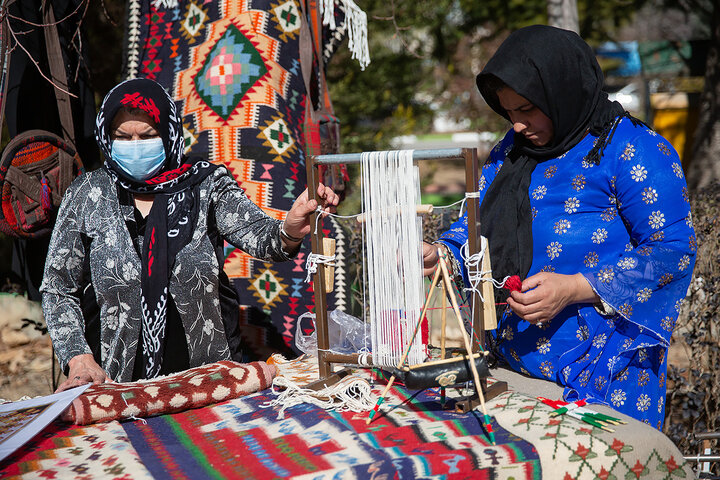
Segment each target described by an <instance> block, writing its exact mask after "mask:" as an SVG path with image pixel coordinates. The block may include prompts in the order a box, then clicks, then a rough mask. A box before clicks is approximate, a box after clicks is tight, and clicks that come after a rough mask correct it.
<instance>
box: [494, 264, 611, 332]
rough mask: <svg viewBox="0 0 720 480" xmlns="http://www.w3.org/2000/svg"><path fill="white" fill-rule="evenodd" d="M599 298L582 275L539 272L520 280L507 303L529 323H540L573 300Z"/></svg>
mask: <svg viewBox="0 0 720 480" xmlns="http://www.w3.org/2000/svg"><path fill="white" fill-rule="evenodd" d="M598 301H600V297H598V296H597V294H596V293H595V291H594V290H593V289H592V287H591V286H590V284H589V283H588V281H587V280H586V279H585V277H584V276H583V275H582V274H580V273H576V274H575V275H561V274H559V273H548V272H541V273H538V274H535V275H533V276H531V277H528V278H526V279H525V280H523V282H522V292H518V291H514V292H511V293H510V297H509V298H508V299H507V303H508V305H509V306H510V308H512V310H513V312H515V314H516V315H517V316H519V317H520V318H522V319H524V320H526V321H528V322H530V323H543V322H547V321H549V320H552V319H553V318H555V315H557V314H558V313H560V311H562V309H563V308H565V307H567V306H568V305H570V304H573V303H595V302H598Z"/></svg>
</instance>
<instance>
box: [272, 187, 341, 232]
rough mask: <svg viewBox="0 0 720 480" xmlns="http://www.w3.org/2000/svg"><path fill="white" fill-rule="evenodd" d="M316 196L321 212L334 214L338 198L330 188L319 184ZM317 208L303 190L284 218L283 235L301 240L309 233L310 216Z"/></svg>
mask: <svg viewBox="0 0 720 480" xmlns="http://www.w3.org/2000/svg"><path fill="white" fill-rule="evenodd" d="M317 196H318V198H319V199H320V207H321V208H322V211H323V212H327V213H335V207H336V206H337V204H338V201H339V200H340V198H339V197H338V196H337V194H336V193H335V192H334V191H333V189H332V188H330V187H326V186H325V185H323V184H322V183H321V184H320V185H318V188H317ZM317 207H318V202H317V201H315V200H314V199H311V198H309V196H308V191H307V189H305V191H304V192H303V193H301V194H300V196H299V197H298V198H297V200H295V203H293V206H292V208H290V211H289V212H288V214H287V217H285V233H287V234H288V235H290V236H291V237H295V238H303V237H304V236H305V235H307V234H308V233H310V215H311V214H312V213H313V212H314V211H315V210H317Z"/></svg>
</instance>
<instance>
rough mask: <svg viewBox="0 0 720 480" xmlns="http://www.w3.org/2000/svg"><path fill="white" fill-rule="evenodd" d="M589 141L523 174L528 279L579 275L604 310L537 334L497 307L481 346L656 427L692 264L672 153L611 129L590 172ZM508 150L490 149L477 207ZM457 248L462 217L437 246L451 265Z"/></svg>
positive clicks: (572, 314)
mask: <svg viewBox="0 0 720 480" xmlns="http://www.w3.org/2000/svg"><path fill="white" fill-rule="evenodd" d="M594 141H595V137H593V136H592V135H587V136H586V137H585V138H584V139H583V140H582V141H581V142H580V143H578V144H577V145H576V146H575V147H573V148H572V149H571V150H569V151H568V152H566V153H565V154H563V155H561V156H560V157H558V158H554V159H551V160H548V161H545V162H542V163H540V164H538V166H537V168H536V169H535V170H534V172H533V174H532V180H531V183H530V188H529V196H530V202H531V207H532V218H533V223H532V231H533V262H532V267H531V268H530V272H529V273H528V276H530V275H533V274H536V273H539V272H555V273H560V274H575V273H578V272H580V273H582V274H583V275H584V276H585V278H586V279H587V280H588V282H590V285H592V288H593V289H594V290H595V292H596V293H597V294H598V296H599V297H600V298H601V299H602V302H603V304H602V305H599V306H598V305H591V304H573V305H569V306H568V307H566V308H565V309H564V310H563V311H562V312H560V313H559V314H558V315H557V316H556V317H555V318H554V319H553V320H551V321H549V322H547V323H544V324H539V325H532V324H530V323H528V322H526V321H524V320H522V319H520V318H519V317H518V316H516V315H515V314H513V313H512V311H510V309H509V308H508V309H506V311H505V312H504V314H503V316H502V318H501V319H499V322H498V329H497V330H496V331H494V332H492V335H493V337H494V338H495V340H496V346H497V349H498V351H499V353H500V355H501V356H502V357H504V359H505V360H506V361H507V362H508V363H509V364H510V366H511V368H513V369H514V370H517V371H519V372H522V373H525V374H527V375H530V376H533V377H538V378H547V379H548V380H552V381H555V382H558V383H560V384H561V385H564V386H565V392H564V395H565V398H566V399H567V400H577V399H580V398H587V399H588V401H590V402H595V403H603V404H607V405H610V406H612V407H613V408H615V409H616V410H619V411H621V412H623V413H625V414H627V415H630V416H632V417H635V418H638V419H640V420H642V421H644V422H646V423H649V424H650V425H653V426H655V427H657V428H660V427H661V426H662V422H663V418H664V410H665V377H666V372H667V350H668V345H669V340H670V335H671V333H672V330H673V326H674V324H675V321H676V320H677V316H678V310H679V307H680V303H681V301H682V299H683V298H684V297H685V294H686V291H687V288H688V285H689V283H690V278H691V276H692V271H693V266H694V262H695V250H696V242H695V233H694V230H693V225H692V219H691V216H690V204H689V195H688V190H687V186H686V183H685V178H684V176H683V172H682V168H681V165H680V160H679V159H678V156H677V153H676V152H675V151H674V150H673V148H672V146H671V145H670V144H669V142H668V141H667V140H665V139H664V138H663V137H661V136H660V135H658V134H657V133H655V132H654V131H652V130H650V129H648V128H646V127H644V126H642V125H640V126H637V127H636V126H634V125H633V124H632V123H631V122H630V121H629V120H628V119H627V118H624V119H622V120H621V122H620V123H619V125H618V127H617V130H616V131H615V134H614V136H613V137H612V141H611V143H609V144H608V145H607V146H606V148H605V152H604V154H603V157H602V159H601V161H600V164H599V165H594V164H592V163H589V162H587V161H585V160H584V155H585V154H586V153H587V152H588V151H589V150H590V149H591V148H592V146H593V142H594ZM512 143H513V132H512V131H510V132H508V134H507V135H505V138H503V140H502V141H500V143H499V144H498V145H496V146H495V148H494V149H493V151H492V153H491V155H490V158H489V160H488V162H487V163H486V164H485V165H484V167H483V170H482V175H481V177H480V184H479V190H480V195H481V198H482V196H483V195H484V194H485V192H487V189H488V188H487V187H488V185H489V184H490V183H491V182H492V181H493V179H494V178H495V176H496V174H497V172H498V170H499V169H500V167H501V165H502V163H503V160H504V158H505V156H506V155H507V153H508V152H509V151H510V149H511V148H512ZM481 201H482V200H481ZM466 240H467V219H466V218H462V219H460V220H459V221H458V222H456V223H455V224H454V225H453V226H452V227H451V229H450V230H449V231H448V232H446V233H445V234H444V235H443V236H442V237H441V242H442V243H444V244H446V245H447V246H448V247H449V248H450V250H451V251H452V253H453V255H455V257H456V259H460V253H459V249H460V247H461V246H462V244H463V243H465V242H466ZM459 263H460V264H461V265H462V262H459ZM461 268H462V270H463V272H462V273H463V278H464V280H465V282H467V272H466V271H465V266H464V265H462V267H461Z"/></svg>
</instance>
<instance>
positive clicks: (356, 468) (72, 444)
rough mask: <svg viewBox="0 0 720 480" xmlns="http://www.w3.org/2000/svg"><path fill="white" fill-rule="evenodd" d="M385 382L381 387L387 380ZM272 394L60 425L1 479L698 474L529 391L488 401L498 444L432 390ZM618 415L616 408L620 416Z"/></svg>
mask: <svg viewBox="0 0 720 480" xmlns="http://www.w3.org/2000/svg"><path fill="white" fill-rule="evenodd" d="M276 360H277V363H276V365H277V367H278V370H279V373H280V374H282V375H287V376H288V378H292V379H295V380H298V381H300V380H302V379H305V378H308V377H314V376H316V375H317V374H316V373H314V372H313V365H312V362H311V359H310V358H305V359H300V360H298V361H295V362H293V361H290V362H287V361H282V360H281V359H276ZM382 386H383V385H382V384H378V385H377V387H378V391H379V390H380V388H381V387H382ZM274 398H275V395H274V394H273V393H272V392H271V391H269V390H265V391H263V392H259V393H256V394H253V395H249V396H246V397H242V398H238V399H235V400H231V401H228V402H225V403H222V404H218V405H214V406H208V407H204V408H198V409H193V410H188V411H185V412H182V413H176V414H172V415H162V416H158V417H153V418H149V419H147V421H146V422H144V421H136V422H125V423H123V424H118V423H117V422H110V423H107V424H100V425H92V426H89V427H76V426H67V425H65V426H63V425H60V424H58V423H56V424H53V425H52V426H51V427H50V428H49V429H47V430H46V431H45V432H43V433H42V434H41V435H40V436H38V437H37V438H35V439H34V440H33V441H32V442H31V443H30V444H29V445H26V446H25V447H23V448H22V449H21V450H20V451H18V452H16V453H15V454H14V455H13V456H11V457H10V458H9V459H7V460H6V461H5V462H3V463H0V478H3V479H4V478H23V479H37V478H63V479H65V478H70V479H78V480H80V479H82V480H92V479H96V478H97V479H100V478H103V479H104V478H117V479H128V480H129V479H131V478H132V479H136V478H140V479H142V478H157V479H165V478H187V479H196V478H216V479H223V478H243V479H244V478H258V479H265V478H297V479H310V478H312V479H335V478H341V479H367V478H376V479H391V478H399V479H423V478H426V479H429V478H434V479H439V480H449V479H456V478H479V479H507V480H510V479H514V480H521V479H540V478H544V479H549V480H597V479H601V480H621V479H624V480H632V479H645V480H671V479H682V478H694V474H693V472H692V471H691V469H690V468H689V466H688V464H687V463H685V462H684V461H683V457H682V454H681V453H680V451H679V450H678V449H677V448H676V447H675V446H674V445H673V444H672V443H671V442H670V440H669V439H668V438H667V437H665V436H664V435H663V434H662V433H660V432H658V431H657V430H655V429H653V428H651V427H649V426H648V425H645V424H643V423H641V422H638V421H634V420H631V419H628V418H627V417H624V418H625V419H627V420H629V421H630V423H629V424H628V425H620V426H617V427H615V431H614V432H605V431H602V430H599V429H597V428H591V427H589V426H588V425H586V424H584V423H581V422H579V421H577V420H576V419H574V418H571V417H568V416H560V417H551V416H550V412H551V409H550V408H549V407H547V406H546V405H544V404H542V403H540V402H539V401H538V400H537V399H535V398H534V397H532V396H529V395H526V394H523V393H518V392H512V391H510V392H505V393H503V394H501V395H499V396H498V397H496V398H495V399H492V400H490V401H488V402H487V407H488V411H489V413H490V416H491V417H492V426H493V430H494V431H495V434H496V440H497V445H491V444H490V443H489V442H488V440H487V436H486V434H485V432H484V430H483V428H482V422H481V419H480V415H478V414H477V413H476V412H473V413H470V414H456V413H454V412H453V410H452V407H453V402H454V400H453V399H452V398H449V399H448V401H447V403H448V404H447V407H448V409H443V408H442V407H441V404H440V398H439V394H438V392H437V391H436V390H432V389H431V390H425V391H422V392H411V391H408V390H406V389H404V388H402V387H398V388H392V389H391V390H390V394H389V396H388V397H387V401H386V402H385V404H384V405H383V414H382V415H379V416H377V417H376V419H375V421H373V422H372V423H371V424H370V425H369V426H367V425H366V424H365V420H366V418H367V414H366V413H360V414H358V413H352V412H343V413H338V412H328V411H325V410H323V409H320V408H318V407H315V406H311V405H306V404H301V405H297V406H294V407H289V408H288V409H286V410H285V417H284V418H283V419H282V420H278V418H277V417H278V410H277V409H276V408H266V407H265V406H264V405H266V404H267V402H269V401H270V400H272V399H274ZM618 415H619V414H618Z"/></svg>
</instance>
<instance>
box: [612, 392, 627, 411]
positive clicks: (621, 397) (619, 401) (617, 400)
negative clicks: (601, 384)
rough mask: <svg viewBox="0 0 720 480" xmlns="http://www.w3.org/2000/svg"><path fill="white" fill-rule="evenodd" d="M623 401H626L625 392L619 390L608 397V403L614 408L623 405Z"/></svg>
mask: <svg viewBox="0 0 720 480" xmlns="http://www.w3.org/2000/svg"><path fill="white" fill-rule="evenodd" d="M625 400H627V396H626V395H625V392H624V391H623V390H620V389H619V388H616V389H615V390H613V392H612V394H611V395H610V402H611V403H612V404H613V406H615V407H621V406H623V405H625Z"/></svg>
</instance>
